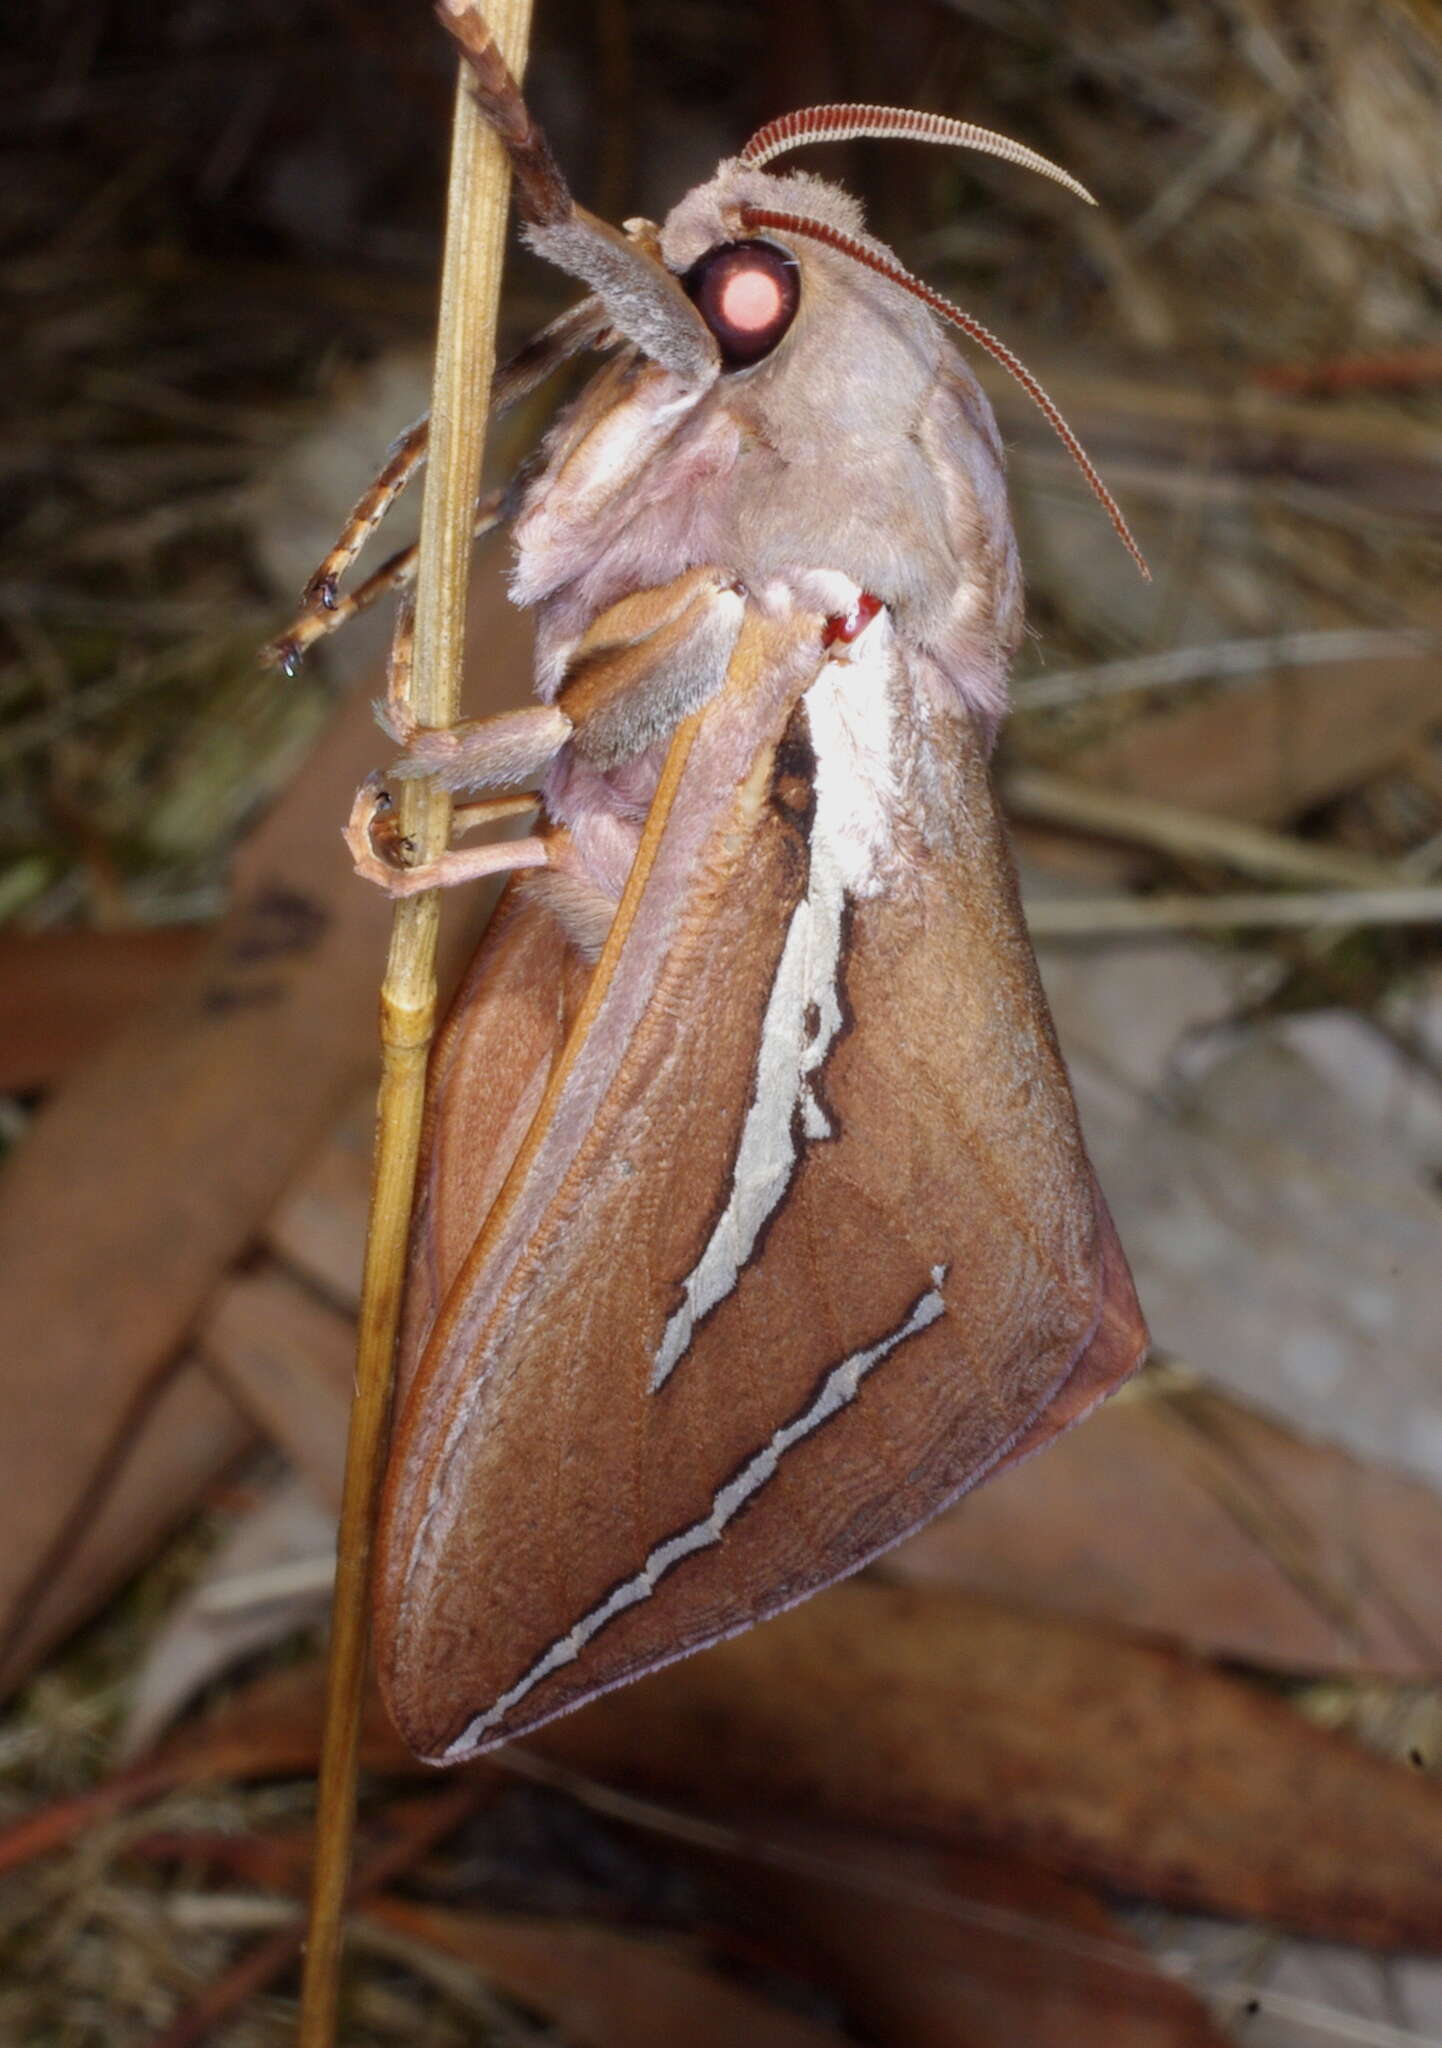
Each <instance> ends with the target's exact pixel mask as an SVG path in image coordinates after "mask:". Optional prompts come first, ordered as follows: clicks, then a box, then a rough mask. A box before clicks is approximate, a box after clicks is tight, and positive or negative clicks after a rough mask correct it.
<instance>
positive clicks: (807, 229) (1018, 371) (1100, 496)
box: [741, 131, 1152, 583]
mask: <svg viewBox="0 0 1442 2048" xmlns="http://www.w3.org/2000/svg"><path fill="white" fill-rule="evenodd" d="M763 132H764V131H763ZM741 217H742V220H743V221H744V222H745V224H746V226H747V227H748V228H771V229H773V230H775V231H777V232H779V233H781V234H785V235H803V236H805V237H807V238H809V239H810V240H811V241H814V242H824V243H825V244H826V246H827V247H828V248H829V249H836V250H838V251H839V252H840V254H841V255H843V256H849V257H851V259H852V261H853V262H856V263H863V264H865V266H866V268H867V269H868V270H874V271H876V272H877V273H878V274H879V275H880V276H882V277H885V278H889V279H890V280H891V282H892V283H893V284H899V285H900V286H901V288H902V290H903V291H908V292H910V293H911V295H912V297H913V298H917V299H920V300H921V303H922V304H923V305H924V306H929V307H930V308H931V310H932V312H933V313H938V314H940V316H941V318H942V319H943V320H949V321H950V322H951V325H952V326H953V327H959V328H960V329H961V331H962V333H963V334H966V335H969V336H970V337H971V339H972V340H973V341H974V342H976V343H977V344H978V345H979V346H980V347H981V348H984V349H985V350H986V352H987V354H988V355H989V356H991V357H992V358H993V359H994V360H995V361H996V362H998V363H1000V364H1001V367H1002V368H1003V369H1004V370H1006V371H1007V372H1008V373H1009V374H1010V375H1011V376H1013V377H1015V379H1016V381H1017V383H1018V384H1020V386H1021V388H1022V390H1023V391H1024V392H1025V393H1026V395H1027V397H1028V398H1029V399H1030V400H1031V402H1032V404H1033V405H1034V406H1036V408H1037V410H1038V411H1039V412H1040V413H1041V415H1042V417H1043V419H1045V420H1046V422H1047V424H1048V426H1050V428H1051V430H1052V432H1053V433H1054V434H1055V435H1056V437H1057V439H1058V440H1059V441H1060V442H1061V444H1062V446H1063V448H1065V449H1066V452H1067V454H1068V455H1070V457H1071V459H1072V461H1073V462H1074V463H1075V464H1076V466H1077V468H1078V469H1079V470H1080V471H1081V473H1082V475H1083V476H1084V477H1085V478H1086V480H1087V482H1088V484H1089V485H1090V486H1091V490H1092V494H1093V496H1094V497H1095V498H1096V500H1097V502H1098V504H1100V505H1101V507H1102V509H1103V510H1104V511H1105V513H1106V515H1107V517H1108V519H1110V521H1111V523H1112V525H1113V526H1114V527H1115V528H1116V531H1117V536H1118V538H1119V539H1120V541H1121V543H1122V545H1123V547H1124V548H1125V549H1126V550H1127V553H1128V554H1129V555H1130V556H1131V558H1132V560H1133V561H1134V562H1135V563H1136V565H1137V567H1138V568H1139V569H1140V570H1141V572H1142V575H1143V576H1144V577H1145V578H1146V580H1147V582H1148V583H1150V582H1151V580H1152V572H1151V570H1150V569H1149V568H1148V567H1147V561H1146V556H1145V555H1144V554H1143V553H1142V551H1141V549H1140V548H1139V547H1138V546H1137V544H1136V542H1135V541H1134V540H1133V539H1132V533H1131V528H1130V527H1129V526H1128V525H1127V522H1126V521H1125V519H1123V517H1122V514H1121V507H1120V506H1119V505H1118V504H1117V501H1116V499H1115V498H1114V497H1113V496H1112V494H1111V492H1110V491H1109V490H1108V489H1107V487H1106V485H1105V484H1104V483H1103V482H1102V480H1101V478H1100V476H1098V474H1097V471H1096V467H1095V465H1094V464H1093V462H1092V459H1091V457H1090V456H1089V455H1088V454H1087V452H1086V450H1085V448H1083V446H1082V444H1081V442H1080V441H1079V440H1078V439H1077V437H1076V435H1075V434H1074V433H1073V432H1072V430H1071V428H1070V427H1069V426H1068V425H1067V423H1066V421H1065V420H1064V419H1063V418H1062V416H1061V413H1060V411H1059V410H1058V408H1057V406H1056V404H1055V402H1054V401H1053V400H1052V399H1051V398H1050V397H1049V396H1048V394H1047V393H1046V392H1045V391H1044V390H1043V388H1042V386H1041V385H1040V384H1039V383H1038V382H1037V380H1036V378H1035V377H1033V375H1032V374H1031V371H1030V370H1029V369H1028V368H1027V366H1026V364H1025V363H1024V362H1023V361H1022V360H1021V358H1020V356H1015V355H1013V354H1012V352H1011V350H1010V349H1009V348H1008V347H1007V345H1006V343H1005V342H1004V341H1001V340H999V339H998V337H997V336H996V335H994V334H993V333H992V331H991V329H990V328H989V327H983V326H982V324H981V322H980V321H979V320H977V319H974V318H973V317H972V315H971V314H970V313H964V312H963V311H962V309H961V307H960V306H954V305H953V304H952V303H951V300H950V299H944V298H943V297H942V295H941V293H940V292H936V291H933V290H932V288H931V286H930V285H929V284H924V283H923V282H922V280H921V279H920V278H919V277H913V276H912V274H911V272H910V271H909V270H907V269H905V268H904V267H903V266H902V265H901V264H900V263H898V262H897V261H896V259H895V258H894V257H892V256H887V255H884V254H883V253H882V252H881V251H880V250H877V249H869V248H868V247H867V246H866V244H865V243H864V242H858V241H857V239H856V237H855V236H854V235H847V234H843V233H842V232H841V230H840V229H839V228H833V227H829V226H828V225H827V224H826V222H825V221H820V220H811V219H809V218H808V217H807V216H806V215H805V214H800V213H776V212H773V211H772V210H771V208H769V207H765V206H743V207H742V209H741Z"/></svg>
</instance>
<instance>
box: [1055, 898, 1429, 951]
mask: <svg viewBox="0 0 1442 2048" xmlns="http://www.w3.org/2000/svg"><path fill="white" fill-rule="evenodd" d="M1026 921H1027V925H1028V927H1029V928H1030V931H1031V934H1032V937H1033V938H1036V939H1083V938H1103V937H1111V938H1115V937H1118V936H1121V935H1124V934H1128V933H1138V934H1146V933H1153V932H1166V931H1174V932H1186V931H1227V930H1229V929H1235V930H1237V931H1243V930H1252V929H1255V930H1261V929H1266V928H1268V927H1270V928H1271V929H1272V930H1275V931H1282V930H1291V929H1296V928H1298V927H1305V926H1307V925H1321V926H1329V927H1331V928H1333V929H1336V928H1337V927H1339V926H1343V925H1379V924H1442V888H1439V887H1436V886H1433V887H1431V888H1422V889H1331V890H1328V891H1326V892H1325V893H1323V894H1319V893H1318V892H1317V891H1315V890H1307V891H1304V892H1302V893H1299V894H1297V895H1283V894H1280V893H1278V894H1276V895H1256V896H1075V897H1072V898H1070V899H1068V898H1066V897H1048V898H1044V899H1043V900H1041V901H1038V900H1037V899H1036V898H1031V899H1029V900H1028V902H1027V904H1026Z"/></svg>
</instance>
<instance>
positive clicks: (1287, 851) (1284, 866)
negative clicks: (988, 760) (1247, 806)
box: [1002, 768, 1416, 889]
mask: <svg viewBox="0 0 1442 2048" xmlns="http://www.w3.org/2000/svg"><path fill="white" fill-rule="evenodd" d="M1002 789H1003V794H1004V796H1005V798H1006V803H1007V808H1008V809H1009V810H1011V811H1014V812H1015V813H1017V814H1018V815H1019V816H1020V817H1023V818H1032V819H1036V820H1038V821H1039V822H1044V823H1046V824H1049V825H1065V826H1073V827H1076V828H1078V829H1079V830H1081V831H1083V832H1099V833H1104V834H1105V835H1107V836H1108V837H1109V838H1114V839H1126V840H1131V841H1133V842H1135V843H1136V844H1138V845H1141V846H1150V847H1155V848H1156V849H1157V850H1158V851H1159V852H1162V853H1170V854H1176V855H1180V856H1182V857H1185V858H1190V859H1196V860H1208V861H1220V862H1222V863H1223V864H1224V865H1225V866H1227V867H1233V868H1239V869H1240V870H1241V871H1242V873H1243V874H1248V875H1256V876H1259V877H1260V878H1261V879H1262V880H1264V881H1271V882H1313V883H1322V884H1324V885H1326V884H1330V885H1331V886H1333V887H1335V888H1341V889H1388V888H1392V887H1394V886H1396V885H1397V884H1399V883H1402V882H1404V881H1408V880H1414V879H1416V878H1415V877H1410V876H1407V875H1405V874H1404V873H1403V872H1402V871H1401V869H1400V868H1398V867H1394V866H1392V865H1391V864H1390V863H1388V862H1386V861H1380V860H1369V859H1368V858H1367V856H1366V855H1365V854H1360V853H1348V852H1346V851H1344V850H1343V849H1341V848H1338V847H1333V846H1323V845H1318V844H1314V843H1313V842H1312V841H1310V840H1306V839H1294V838H1291V837H1289V836H1288V834H1286V833H1284V832H1268V831H1266V830H1264V828H1263V827H1261V826H1260V825H1248V824H1243V823H1241V822H1240V821H1239V820H1237V819H1235V818H1219V817H1213V816H1211V815H1210V814H1209V813H1207V812H1203V811H1192V810H1187V809H1185V808H1184V807H1183V806H1181V805H1179V804H1168V803H1159V802H1157V801H1156V800H1155V799H1154V798H1152V797H1144V796H1128V795H1123V794H1121V793H1119V792H1116V791H1113V790H1106V789H1093V788H1092V787H1091V786H1090V784H1088V783H1084V782H1073V781H1071V780H1070V779H1069V778H1068V777H1066V776H1063V775H1049V774H1047V773H1046V772H1045V770H1043V769H1040V768H1020V769H1017V770H1015V771H1014V772H1013V773H1012V774H1011V775H1009V776H1007V777H1006V779H1005V781H1004V783H1003V785H1002Z"/></svg>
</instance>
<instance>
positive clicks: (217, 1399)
mask: <svg viewBox="0 0 1442 2048" xmlns="http://www.w3.org/2000/svg"><path fill="white" fill-rule="evenodd" d="M254 1442H255V1430H254V1428H253V1426H252V1424H251V1423H250V1421H249V1419H248V1417H247V1416H246V1415H245V1414H244V1413H243V1412H242V1411H241V1410H240V1409H239V1408H238V1407H237V1406H236V1404H235V1402H234V1401H232V1400H231V1398H230V1396H229V1395H228V1394H227V1392H226V1391H225V1389H224V1388H223V1387H221V1386H219V1385H217V1384H216V1381H215V1379H214V1377H213V1376H212V1374H211V1373H210V1372H209V1371H208V1370H207V1369H206V1367H205V1366H204V1365H203V1364H202V1363H201V1362H200V1361H199V1360H198V1359H195V1358H189V1357H187V1358H184V1359H182V1360H180V1361H179V1362H178V1363H177V1365H176V1366H175V1368H174V1369H173V1370H172V1371H171V1372H170V1373H168V1374H167V1375H166V1377H165V1379H164V1381H163V1382H162V1383H161V1385H160V1386H159V1387H157V1388H156V1389H155V1390H154V1392H153V1393H152V1394H151V1396H150V1397H149V1399H148V1400H147V1401H146V1402H145V1403H144V1404H143V1406H142V1408H141V1410H140V1413H139V1414H138V1415H136V1416H135V1417H133V1418H130V1419H129V1420H128V1427H127V1431H126V1435H125V1438H124V1440H123V1442H121V1443H118V1444H117V1445H116V1446H115V1455H114V1456H113V1458H111V1459H110V1460H108V1461H107V1463H106V1465H105V1467H104V1469H103V1470H102V1471H101V1472H99V1473H97V1474H96V1476H95V1477H94V1479H93V1480H92V1482H91V1484H90V1485H89V1486H88V1488H87V1489H86V1490H85V1492H84V1493H83V1494H82V1495H81V1496H80V1497H79V1498H78V1499H76V1500H75V1501H74V1502H73V1503H72V1506H73V1510H74V1513H73V1519H71V1520H68V1521H67V1522H66V1525H65V1527H64V1528H63V1529H62V1530H61V1531H60V1532H59V1535H58V1538H57V1541H56V1545H55V1549H54V1551H53V1553H52V1560H51V1562H50V1565H49V1568H48V1569H47V1570H46V1571H45V1573H44V1574H43V1583H42V1584H41V1585H40V1586H39V1587H38V1589H37V1592H36V1595H35V1598H34V1600H33V1602H32V1603H31V1604H30V1606H29V1608H28V1609H27V1612H26V1614H25V1618H24V1622H23V1624H22V1626H20V1627H19V1628H18V1629H17V1630H16V1632H15V1634H14V1635H13V1636H12V1637H11V1639H10V1641H9V1642H8V1644H7V1645H6V1646H5V1651H4V1655H3V1657H0V1693H3V1692H7V1691H8V1690H9V1689H10V1688H11V1687H12V1686H13V1685H16V1684H18V1683H19V1681H20V1680H21V1679H22V1678H23V1677H24V1676H25V1674H26V1673H27V1672H28V1671H30V1670H32V1669H33V1668H34V1666H35V1665H36V1664H37V1663H38V1662H39V1660H40V1659H41V1658H42V1657H43V1656H45V1654H46V1653H47V1651H49V1650H50V1649H51V1648H53V1646H54V1645H55V1644H56V1643H58V1642H60V1641H61V1640H62V1639H63V1638H64V1637H65V1636H66V1635H67V1634H68V1633H69V1631H70V1630H71V1629H72V1628H74V1627H75V1626H76V1625H77V1624H78V1623H79V1622H81V1621H83V1620H84V1619H85V1618H86V1616H87V1615H88V1614H89V1613H90V1612H91V1611H92V1610H93V1608H94V1607H95V1606H96V1604H97V1603H98V1602H99V1601H100V1600H101V1599H103V1598H104V1596H105V1594H106V1593H108V1592H109V1591H110V1590H111V1589H112V1588H113V1587H115V1586H118V1585H121V1584H122V1583H123V1582H124V1581H125V1580H126V1579H127V1578H128V1577H129V1576H130V1574H131V1573H132V1572H133V1571H134V1570H135V1569H136V1567H137V1566H138V1565H140V1564H141V1563H142V1562H143V1561H144V1560H145V1558H147V1557H148V1556H149V1555H150V1553H151V1551H152V1550H153V1549H154V1548H155V1546H156V1545H157V1544H158V1543H160V1542H161V1541H162V1540H163V1539H164V1538H165V1537H166V1536H168V1535H169V1534H170V1532H171V1530H172V1529H174V1528H176V1527H177V1525H178V1524H179V1523H181V1522H182V1521H184V1519H185V1517H186V1516H187V1515H188V1514H189V1513H190V1512H191V1510H192V1508H193V1507H194V1504H195V1502H196V1501H197V1500H198V1499H199V1498H200V1496H201V1494H203V1493H204V1491H205V1489H206V1488H207V1487H208V1486H209V1485H210V1484H211V1483H212V1481H213V1480H215V1479H217V1478H219V1476H220V1475H221V1473H223V1472H224V1471H225V1470H226V1469H227V1468H228V1467H229V1466H231V1465H233V1464H234V1463H235V1461H236V1460H237V1459H238V1458H239V1457H241V1456H242V1454H243V1453H244V1452H246V1451H247V1450H249V1449H250V1448H251V1446H252V1445H253V1444H254ZM7 1455H8V1454H7V1453H6V1452H4V1451H3V1450H0V1468H3V1465H4V1462H5V1459H6V1456H7ZM62 1476H63V1475H61V1474H57V1475H56V1480H55V1483H56V1485H57V1486H58V1485H59V1484H60V1482H61V1478H62ZM5 1519H6V1510H5V1508H4V1507H3V1505H0V1528H3V1527H4V1525H5Z"/></svg>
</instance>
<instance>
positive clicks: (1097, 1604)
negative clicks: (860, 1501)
mask: <svg viewBox="0 0 1442 2048" xmlns="http://www.w3.org/2000/svg"><path fill="white" fill-rule="evenodd" d="M1439 1557H1442V1501H1439V1499H1438V1498H1437V1496H1436V1494H1435V1493H1433V1492H1432V1491H1431V1490H1430V1488H1428V1487H1425V1486H1423V1485H1421V1484H1419V1483H1418V1482H1417V1481H1415V1480H1410V1479H1404V1478H1402V1477H1400V1476H1399V1475H1398V1474H1396V1473H1394V1472H1390V1471H1388V1470H1387V1469H1386V1468H1385V1467H1383V1466H1380V1465H1372V1464H1368V1463H1367V1462H1366V1461H1365V1460H1363V1459H1360V1458H1354V1457H1352V1456H1350V1455H1349V1454H1348V1453H1347V1452H1346V1451H1343V1450H1338V1449H1335V1448H1334V1447H1333V1446H1331V1445H1329V1444H1318V1443H1309V1442H1308V1441H1307V1440H1306V1439H1305V1438H1303V1437H1300V1436H1297V1435H1295V1434H1294V1433H1293V1432H1292V1431H1290V1430H1287V1429H1285V1428H1283V1427H1282V1426H1281V1425H1280V1424H1279V1423H1276V1422H1272V1421H1270V1420H1268V1419H1267V1418H1266V1417H1264V1416H1261V1415H1258V1414H1256V1413H1255V1412H1254V1411H1253V1410H1251V1409H1249V1408H1245V1407H1243V1406H1242V1404H1241V1403H1240V1402H1237V1401H1234V1400H1232V1399H1231V1398H1230V1397H1229V1396H1227V1395H1226V1394H1223V1393H1221V1392H1219V1391H1217V1390H1216V1389H1215V1388H1210V1387H1205V1386H1201V1385H1198V1384H1196V1383H1195V1382H1192V1381H1190V1380H1189V1379H1186V1378H1184V1377H1182V1376H1179V1375H1177V1374H1172V1373H1165V1372H1163V1373H1153V1374H1149V1375H1147V1376H1145V1377H1144V1378H1143V1379H1142V1380H1141V1381H1140V1382H1138V1383H1137V1386H1136V1389H1135V1391H1132V1390H1130V1389H1129V1390H1128V1391H1127V1393H1126V1394H1125V1395H1124V1396H1123V1397H1122V1398H1120V1399H1118V1400H1113V1401H1111V1402H1110V1403H1108V1405H1107V1406H1106V1407H1105V1408H1103V1409H1102V1410H1101V1411H1100V1412H1099V1413H1098V1414H1096V1415H1094V1416H1092V1417H1091V1418H1090V1420H1089V1421H1088V1422H1087V1424H1086V1426H1085V1428H1083V1429H1079V1430H1074V1431H1072V1432H1071V1434H1070V1435H1068V1436H1065V1437H1063V1438H1062V1439H1061V1440H1060V1441H1059V1442H1058V1443H1056V1444H1055V1445H1053V1446H1052V1447H1051V1448H1050V1449H1049V1450H1048V1452H1047V1455H1046V1456H1045V1457H1044V1458H1033V1459H1031V1460H1029V1461H1028V1462H1027V1463H1026V1464H1024V1465H1020V1466H1017V1467H1016V1468H1014V1469H1013V1470H1012V1471H1009V1472H1003V1473H1001V1474H1000V1475H999V1476H998V1477H997V1478H996V1479H994V1480H991V1481H990V1482H989V1483H988V1484H987V1485H985V1486H982V1487H979V1488H978V1489H977V1490H976V1492H975V1493H973V1494H970V1495H968V1496H967V1498H966V1499H965V1500H963V1501H961V1502H960V1503H958V1505H957V1506H956V1507H954V1508H953V1509H951V1510H950V1512H949V1513H947V1514H944V1515H940V1516H938V1517H937V1519H936V1520H935V1521H934V1522H932V1523H931V1524H930V1526H929V1527H928V1528H926V1529H923V1530H922V1531H921V1533H920V1535H918V1536H914V1537H913V1538H912V1539H911V1541H910V1542H909V1543H905V1544H903V1545H902V1546H901V1547H900V1548H899V1549H897V1550H894V1551H892V1552H891V1553H890V1555H889V1556H888V1557H887V1558H885V1559H884V1560H883V1563H882V1567H881V1569H882V1570H883V1571H884V1572H885V1574H886V1576H887V1577H889V1578H894V1579H896V1580H898V1581H900V1582H902V1583H940V1584H946V1585H952V1586H957V1587H960V1588H962V1589H963V1590H965V1591H968V1592H973V1593H980V1594H983V1595H985V1596H986V1597H988V1598H991V1599H995V1600H999V1601H1004V1602H1007V1603H1017V1604H1019V1605H1021V1606H1023V1607H1029V1608H1034V1609H1037V1610H1040V1611H1052V1612H1057V1613H1063V1614H1070V1615H1075V1616H1077V1617H1080V1618H1084V1619H1086V1620H1091V1621H1100V1622H1109V1623H1113V1624H1115V1625H1117V1626H1119V1627H1125V1628H1130V1629H1135V1630H1139V1631H1145V1632H1149V1633H1152V1634H1155V1635H1160V1636H1170V1637H1174V1638H1176V1639H1178V1640H1180V1641H1181V1642H1183V1643H1186V1644H1188V1645H1190V1646H1191V1647H1192V1648H1194V1649H1197V1650H1202V1651H1206V1652H1208V1653H1210V1654H1211V1655H1213V1656H1218V1657H1224V1658H1231V1659H1237V1660H1239V1661H1244V1662H1250V1663H1256V1664H1271V1665H1276V1666H1279V1667H1282V1668H1284V1669H1291V1670H1294V1671H1353V1670H1356V1669H1358V1668H1365V1669H1368V1670H1371V1671H1375V1672H1379V1673H1386V1674H1388V1675H1390V1676H1392V1677H1398V1678H1418V1677H1435V1676H1436V1675H1437V1674H1438V1673H1439V1672H1442V1574H1439V1572H1438V1571H1437V1569H1436V1560H1437V1559H1438V1558H1439Z"/></svg>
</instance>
